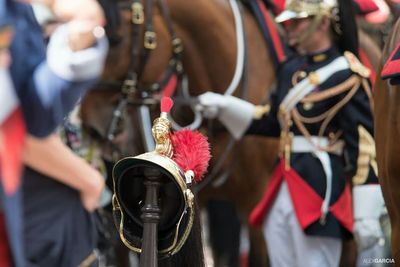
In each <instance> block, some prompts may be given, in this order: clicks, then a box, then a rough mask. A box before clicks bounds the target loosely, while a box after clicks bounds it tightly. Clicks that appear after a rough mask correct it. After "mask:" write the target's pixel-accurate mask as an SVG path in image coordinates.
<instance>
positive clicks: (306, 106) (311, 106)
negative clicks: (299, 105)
mask: <svg viewBox="0 0 400 267" xmlns="http://www.w3.org/2000/svg"><path fill="white" fill-rule="evenodd" d="M313 106H314V104H313V103H311V102H306V103H304V104H303V109H304V110H310V109H312V108H313Z"/></svg>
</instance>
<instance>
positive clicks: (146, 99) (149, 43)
mask: <svg viewBox="0 0 400 267" xmlns="http://www.w3.org/2000/svg"><path fill="white" fill-rule="evenodd" d="M154 3H156V4H158V6H159V8H160V11H161V15H162V17H163V19H164V21H165V23H166V26H167V28H168V31H169V33H170V36H171V40H172V41H171V44H172V54H171V58H170V60H169V63H168V66H167V69H166V70H165V72H164V74H163V76H162V78H161V79H160V80H158V81H156V82H154V83H152V84H151V85H149V86H146V87H145V86H143V85H142V78H143V72H144V69H145V67H146V64H147V62H148V58H149V55H150V53H151V51H153V50H154V49H155V48H156V47H157V35H156V33H155V32H154V29H153V8H154ZM118 7H119V10H120V9H129V10H130V11H131V13H132V16H131V22H132V27H131V29H132V37H131V40H132V50H131V55H130V62H129V68H128V73H127V75H126V77H125V79H124V80H123V81H113V80H102V81H100V82H99V84H98V88H99V89H102V88H104V89H110V88H111V89H112V88H114V89H117V90H119V91H120V93H121V95H120V98H119V100H118V104H117V105H116V108H115V109H114V110H113V115H112V120H111V123H110V126H109V128H108V130H107V136H106V138H107V141H109V142H110V143H112V141H113V140H114V138H115V134H116V132H117V128H118V124H119V123H120V122H121V120H122V116H123V113H124V111H125V109H126V108H127V106H128V105H138V106H141V105H146V106H149V105H155V104H158V103H159V100H160V98H161V94H163V92H162V90H163V88H165V86H166V85H167V84H168V82H169V81H170V80H171V79H172V77H173V76H176V77H177V80H178V82H177V84H178V85H179V84H180V81H181V79H182V74H183V69H182V63H181V58H182V52H183V46H182V42H181V40H180V39H179V38H178V37H177V35H176V33H175V31H174V28H173V26H172V20H171V16H170V14H169V9H168V6H167V5H166V3H165V0H146V1H145V4H144V6H143V4H142V1H141V0H133V1H124V2H119V3H118ZM142 26H143V32H142V31H141V27H142ZM141 33H142V34H141ZM142 40H143V43H141V41H142ZM169 94H171V92H169ZM155 95H157V97H156V96H155Z"/></svg>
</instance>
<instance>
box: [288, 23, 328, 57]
mask: <svg viewBox="0 0 400 267" xmlns="http://www.w3.org/2000/svg"><path fill="white" fill-rule="evenodd" d="M285 28H286V31H287V38H288V43H289V45H290V46H292V47H296V49H297V50H298V51H299V52H304V53H312V52H315V51H321V50H324V49H327V48H329V47H330V46H331V45H332V42H333V35H332V33H331V29H330V28H331V21H330V19H329V18H328V17H322V18H321V21H318V24H317V25H315V18H314V17H307V18H296V19H292V20H291V21H290V22H289V23H287V25H286V27H285Z"/></svg>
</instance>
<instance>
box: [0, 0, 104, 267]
mask: <svg viewBox="0 0 400 267" xmlns="http://www.w3.org/2000/svg"><path fill="white" fill-rule="evenodd" d="M28 2H29V1H13V0H0V86H1V90H0V94H1V95H0V96H1V97H0V102H1V105H0V106H1V109H0V124H1V125H0V149H1V151H0V171H1V173H0V177H1V181H2V183H1V186H0V204H1V205H0V210H1V218H0V238H1V246H0V265H1V266H11V265H13V266H25V264H24V258H25V257H24V250H23V245H22V242H23V241H22V221H23V219H22V218H23V217H22V207H21V190H20V187H19V184H20V181H19V180H20V174H21V173H20V168H19V166H20V157H21V153H22V150H23V145H24V140H25V132H27V133H29V134H31V135H33V136H36V137H45V136H47V135H49V134H50V133H52V132H53V131H54V130H55V128H56V126H57V125H58V124H59V123H60V122H61V120H62V119H63V117H64V116H65V115H66V114H67V112H68V111H69V110H70V109H71V108H72V107H73V106H74V105H75V103H76V101H77V100H78V98H79V97H80V96H81V95H82V94H83V93H84V92H85V91H86V90H87V89H88V88H89V87H90V86H91V85H93V83H94V82H95V81H96V79H97V78H98V77H99V75H100V73H101V71H102V67H103V64H104V60H105V56H106V53H107V49H108V45H107V41H106V40H105V38H104V37H103V35H104V34H103V32H104V31H103V30H102V28H101V26H102V25H104V15H103V13H102V10H101V8H100V7H99V5H98V4H97V3H96V2H95V1H94V0H79V1H78V0H72V1H62V0H48V1H41V2H42V3H44V4H46V5H48V6H49V7H50V8H51V10H52V11H53V13H54V14H55V16H56V17H57V18H59V20H61V21H63V22H65V24H64V25H63V26H61V27H59V28H58V29H57V31H56V32H55V33H54V35H53V36H52V38H51V40H50V44H49V46H48V48H47V51H46V49H45V45H44V42H43V39H42V33H41V31H40V27H39V26H38V24H37V22H36V20H35V18H34V16H33V12H32V9H31V7H30V5H29V3H28ZM46 53H47V56H46Z"/></svg>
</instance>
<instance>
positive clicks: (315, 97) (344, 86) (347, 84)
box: [300, 74, 361, 103]
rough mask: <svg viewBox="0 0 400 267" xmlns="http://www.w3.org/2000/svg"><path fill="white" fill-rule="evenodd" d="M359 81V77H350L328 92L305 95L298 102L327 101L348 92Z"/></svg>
mask: <svg viewBox="0 0 400 267" xmlns="http://www.w3.org/2000/svg"><path fill="white" fill-rule="evenodd" d="M360 80H361V77H360V76H358V75H355V74H354V75H352V76H350V77H349V78H348V79H347V80H345V81H344V82H342V83H340V84H338V85H336V86H334V87H332V88H330V89H328V90H324V91H322V92H318V93H312V94H309V95H307V96H306V97H304V98H303V99H302V100H301V101H300V102H301V103H304V102H318V101H322V100H325V99H328V98H330V97H332V96H335V95H339V94H341V93H343V92H346V91H347V90H349V88H351V87H352V86H353V85H354V84H355V83H356V82H359V81H360Z"/></svg>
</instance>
